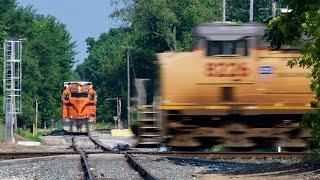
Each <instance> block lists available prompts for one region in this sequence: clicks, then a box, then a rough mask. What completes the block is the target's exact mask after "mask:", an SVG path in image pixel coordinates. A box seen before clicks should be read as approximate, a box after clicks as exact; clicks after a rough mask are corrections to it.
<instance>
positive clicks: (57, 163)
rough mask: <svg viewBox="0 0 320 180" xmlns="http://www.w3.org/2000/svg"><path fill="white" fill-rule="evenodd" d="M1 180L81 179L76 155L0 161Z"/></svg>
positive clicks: (81, 173) (81, 175) (81, 174)
mask: <svg viewBox="0 0 320 180" xmlns="http://www.w3.org/2000/svg"><path fill="white" fill-rule="evenodd" d="M0 177H1V179H17V180H18V179H19V180H20V179H37V180H42V179H43V180H47V179H61V180H62V179H82V178H83V172H82V170H81V168H80V160H79V156H78V155H68V156H64V155H63V156H55V157H41V158H32V159H20V160H6V161H0Z"/></svg>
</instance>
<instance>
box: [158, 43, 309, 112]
mask: <svg viewBox="0 0 320 180" xmlns="http://www.w3.org/2000/svg"><path fill="white" fill-rule="evenodd" d="M249 54H250V55H249V56H243V57H241V56H234V57H223V56H222V57H219V56H216V57H207V56H205V55H204V52H203V51H195V52H189V53H186V52H182V53H172V52H169V53H161V54H158V59H159V62H160V67H161V70H160V73H161V94H162V98H163V105H164V106H165V107H169V106H172V105H175V106H176V105H182V106H183V105H187V106H208V108H210V106H216V107H217V108H219V106H220V108H223V105H225V104H228V105H239V104H241V105H242V106H250V107H256V108H257V109H259V107H264V106H268V107H270V108H272V107H293V106H297V107H301V109H309V107H308V106H309V102H310V101H312V98H313V94H312V92H311V90H310V88H309V84H310V81H309V79H308V78H307V73H308V70H307V69H302V68H298V67H294V68H290V67H288V66H287V62H288V60H291V59H294V58H298V57H299V54H298V53H294V52H293V53H292V52H291V53H290V52H283V51H270V50H254V49H253V50H251V51H250V52H249ZM263 71H266V72H263ZM228 88H229V89H231V91H232V92H230V93H232V94H231V96H232V97H231V98H229V99H228V98H227V99H225V98H224V97H223V96H224V93H225V92H223V91H228V90H226V89H228Z"/></svg>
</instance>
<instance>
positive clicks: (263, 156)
mask: <svg viewBox="0 0 320 180" xmlns="http://www.w3.org/2000/svg"><path fill="white" fill-rule="evenodd" d="M77 138H79V139H78V140H77ZM77 138H75V137H71V140H72V147H73V148H74V151H68V152H10V153H8V152H5V153H3V152H2V153H0V160H4V159H18V158H34V157H44V156H57V155H72V154H73V155H74V154H79V155H80V160H81V166H82V169H83V172H84V175H85V178H86V179H94V178H95V177H94V176H93V174H92V172H91V170H90V166H89V161H88V159H87V157H88V156H90V155H93V154H108V155H112V154H118V155H117V156H118V157H119V155H120V154H123V155H124V157H125V158H126V162H127V163H128V164H129V165H130V166H131V167H132V168H133V169H134V170H135V171H137V172H139V174H140V176H141V177H142V178H143V179H157V178H156V177H154V176H153V175H152V174H150V173H149V172H148V171H147V170H146V169H145V168H144V167H143V166H142V165H141V164H139V162H138V161H137V160H136V158H139V157H141V156H163V157H166V156H167V157H174V158H186V159H187V158H199V159H210V160H217V159H218V160H236V159H245V160H269V159H301V158H303V157H308V156H309V157H311V156H314V155H315V154H312V153H306V152H302V153H299V152H281V153H276V152H269V153H266V152H141V151H133V150H131V151H121V150H117V149H112V148H109V147H106V146H105V145H104V144H102V143H100V142H99V141H97V140H96V139H95V138H93V137H91V136H90V135H89V136H86V137H82V138H80V136H77ZM84 139H85V143H83V142H82V144H86V143H88V142H89V143H90V141H91V142H92V143H91V148H93V150H94V151H91V150H92V149H91V150H90V149H89V150H88V149H85V148H83V147H81V142H80V145H79V140H84ZM76 141H78V143H76ZM77 144H78V145H77ZM93 144H94V145H93ZM93 156H96V155H93ZM119 158H120V159H119V160H121V158H122V156H120V157H119ZM91 162H92V161H91ZM105 163H108V161H105ZM124 163H125V162H124ZM140 163H141V161H140Z"/></svg>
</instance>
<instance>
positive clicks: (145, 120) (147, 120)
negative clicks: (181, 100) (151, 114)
mask: <svg viewBox="0 0 320 180" xmlns="http://www.w3.org/2000/svg"><path fill="white" fill-rule="evenodd" d="M140 121H141V122H156V121H159V120H158V119H140Z"/></svg>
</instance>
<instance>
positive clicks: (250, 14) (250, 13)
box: [249, 0, 253, 22]
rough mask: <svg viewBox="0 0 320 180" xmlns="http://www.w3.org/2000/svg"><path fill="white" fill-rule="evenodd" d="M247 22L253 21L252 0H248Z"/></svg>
mask: <svg viewBox="0 0 320 180" xmlns="http://www.w3.org/2000/svg"><path fill="white" fill-rule="evenodd" d="M249 22H253V0H250V10H249Z"/></svg>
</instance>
